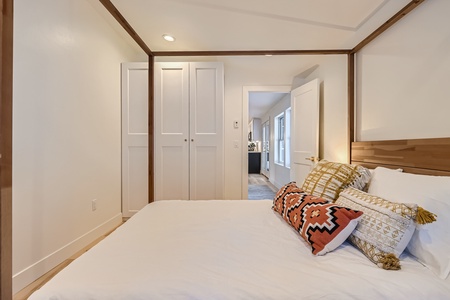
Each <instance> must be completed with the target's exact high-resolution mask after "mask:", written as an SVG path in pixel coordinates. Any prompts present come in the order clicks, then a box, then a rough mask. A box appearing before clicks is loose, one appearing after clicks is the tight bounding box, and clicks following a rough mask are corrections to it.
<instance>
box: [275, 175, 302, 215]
mask: <svg viewBox="0 0 450 300" xmlns="http://www.w3.org/2000/svg"><path fill="white" fill-rule="evenodd" d="M302 192H303V191H302V189H300V188H299V187H298V186H297V185H296V183H295V181H292V182H289V183H287V184H285V185H284V186H283V187H281V189H279V190H278V192H277V194H276V195H275V197H274V198H273V205H272V209H273V210H274V211H276V212H277V213H279V214H280V215H283V213H284V208H285V207H286V204H285V202H286V200H287V199H290V198H292V197H295V195H298V194H300V193H302Z"/></svg>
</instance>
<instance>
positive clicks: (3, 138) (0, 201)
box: [0, 0, 13, 300]
mask: <svg viewBox="0 0 450 300" xmlns="http://www.w3.org/2000/svg"><path fill="white" fill-rule="evenodd" d="M1 11H2V14H1V16H0V18H1V19H0V31H1V41H0V44H1V46H0V55H1V67H0V70H1V76H0V88H1V101H0V120H1V123H0V153H1V158H0V161H1V166H0V189H1V193H0V235H1V246H0V272H1V273H0V299H4V300H9V299H12V91H13V73H12V71H13V0H2V2H1Z"/></svg>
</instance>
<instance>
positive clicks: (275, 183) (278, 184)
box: [272, 180, 286, 189]
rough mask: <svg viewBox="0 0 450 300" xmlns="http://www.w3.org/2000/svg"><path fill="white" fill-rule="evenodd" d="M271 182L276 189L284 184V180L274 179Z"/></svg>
mask: <svg viewBox="0 0 450 300" xmlns="http://www.w3.org/2000/svg"><path fill="white" fill-rule="evenodd" d="M272 184H273V185H274V186H275V187H276V188H277V189H281V187H282V186H284V185H285V184H286V182H284V183H280V182H277V181H276V180H274V181H273V182H272Z"/></svg>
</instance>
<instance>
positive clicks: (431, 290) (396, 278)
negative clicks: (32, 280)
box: [29, 200, 450, 300]
mask: <svg viewBox="0 0 450 300" xmlns="http://www.w3.org/2000/svg"><path fill="white" fill-rule="evenodd" d="M271 205H272V201H269V200H263V201H246V200H240V201H231V200H230V201H226V200H225V201H160V202H156V203H152V204H149V205H147V206H146V207H145V208H144V209H142V210H141V211H140V212H139V213H137V214H136V215H135V216H134V217H132V218H131V219H130V220H128V221H127V222H126V223H125V224H124V225H122V226H121V227H119V228H118V229H117V230H116V231H115V232H113V233H112V234H111V235H110V236H108V237H107V238H106V239H104V240H103V241H102V242H100V243H99V244H98V245H96V246H95V247H93V248H92V249H91V250H89V251H88V252H86V253H85V254H83V255H82V256H81V257H80V258H78V259H77V260H75V261H74V262H73V263H72V264H70V265H69V266H68V267H67V268H65V269H64V270H62V271H61V272H60V273H59V274H57V275H56V276H55V277H54V278H53V279H52V280H51V281H50V282H48V283H47V284H46V285H44V286H43V287H42V288H41V289H40V290H38V291H36V292H35V293H34V294H33V295H32V296H31V297H30V298H29V299H33V300H37V299H55V300H56V299H130V300H131V299H233V300H235V299H277V300H278V299H281V300H282V299H333V300H336V299H396V300H398V299H430V300H431V299H433V300H434V299H450V280H448V279H447V280H442V279H439V278H438V277H437V276H435V275H434V274H433V273H432V272H430V271H429V270H428V269H427V268H425V267H424V266H422V265H421V264H420V263H418V262H417V261H415V260H414V259H413V258H412V257H410V256H407V255H404V256H402V257H401V263H402V269H401V270H399V271H386V270H383V269H380V268H378V267H376V266H375V265H374V264H373V263H371V262H370V261H369V260H368V259H367V258H366V257H365V256H364V255H363V254H361V253H360V252H359V251H358V250H357V249H355V248H354V247H352V246H351V245H350V244H347V243H344V245H342V246H340V247H339V248H337V249H336V250H334V251H333V252H331V253H328V254H326V255H325V256H320V257H317V256H314V255H312V254H311V250H310V248H309V246H308V245H307V244H306V243H305V242H304V241H303V239H302V238H301V237H300V236H299V235H298V234H297V233H296V232H295V231H294V230H293V229H292V228H291V227H290V226H289V225H287V224H286V223H285V222H284V220H282V219H281V218H280V217H279V216H278V215H277V214H275V213H274V212H273V211H272V209H271Z"/></svg>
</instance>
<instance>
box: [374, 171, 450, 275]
mask: <svg viewBox="0 0 450 300" xmlns="http://www.w3.org/2000/svg"><path fill="white" fill-rule="evenodd" d="M368 192H369V193H370V194H373V195H377V196H379V197H382V198H385V199H387V200H390V201H393V202H403V203H415V204H417V205H419V206H421V207H423V208H424V209H426V210H428V211H430V212H432V213H435V214H436V215H437V221H436V222H434V223H431V224H426V225H423V226H419V227H417V228H416V231H415V232H414V234H413V237H412V238H411V241H410V242H409V244H408V247H407V249H408V251H409V252H410V253H411V254H412V255H414V256H415V257H417V259H418V260H419V261H420V262H421V263H423V264H424V265H425V266H427V267H428V268H429V269H431V270H432V271H433V272H434V273H435V274H437V275H438V276H439V277H440V278H442V279H445V278H447V276H448V274H449V273H450V177H447V176H427V175H415V174H409V173H400V172H398V171H395V170H390V169H386V168H382V167H378V168H376V169H375V171H374V173H373V175H372V179H371V182H370V186H369V190H368Z"/></svg>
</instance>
